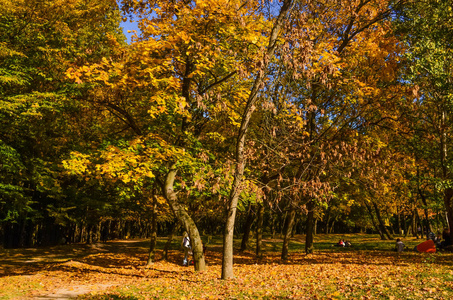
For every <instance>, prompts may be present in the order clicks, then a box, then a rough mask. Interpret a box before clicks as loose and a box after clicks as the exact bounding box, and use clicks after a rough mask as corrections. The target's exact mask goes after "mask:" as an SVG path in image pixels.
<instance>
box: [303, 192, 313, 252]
mask: <svg viewBox="0 0 453 300" xmlns="http://www.w3.org/2000/svg"><path fill="white" fill-rule="evenodd" d="M307 209H308V214H307V235H306V236H305V253H306V254H310V253H313V250H314V246H313V229H314V228H313V227H314V219H315V218H314V216H315V203H314V202H313V200H310V201H308V203H307Z"/></svg>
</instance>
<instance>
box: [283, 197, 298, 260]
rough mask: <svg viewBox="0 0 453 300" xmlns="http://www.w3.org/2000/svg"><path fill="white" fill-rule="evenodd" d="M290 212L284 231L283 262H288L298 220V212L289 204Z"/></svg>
mask: <svg viewBox="0 0 453 300" xmlns="http://www.w3.org/2000/svg"><path fill="white" fill-rule="evenodd" d="M289 206H290V208H289V209H290V211H289V214H288V215H287V217H286V222H285V226H284V230H283V245H282V256H281V257H282V260H288V247H289V240H290V239H291V232H292V231H293V226H294V220H295V219H296V210H295V209H294V207H292V205H291V203H290V204H289Z"/></svg>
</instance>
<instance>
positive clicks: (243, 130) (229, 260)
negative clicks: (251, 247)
mask: <svg viewBox="0 0 453 300" xmlns="http://www.w3.org/2000/svg"><path fill="white" fill-rule="evenodd" d="M292 6H293V0H284V1H283V4H282V7H281V9H280V13H279V15H278V17H277V19H276V21H275V23H274V25H273V28H272V31H271V35H270V37H269V44H268V46H267V49H266V53H265V55H264V57H263V60H262V64H261V68H260V69H259V70H258V72H257V76H256V78H255V82H254V83H253V86H252V89H251V91H250V95H249V98H248V100H247V104H246V106H245V110H244V112H243V114H242V121H241V126H240V128H239V132H238V138H237V144H236V154H235V158H236V168H235V173H234V179H233V184H232V187H231V191H230V196H229V199H228V207H227V214H226V222H225V230H224V235H223V256H222V275H221V278H222V279H232V278H233V277H234V272H233V238H234V223H235V220H236V211H237V203H238V200H239V194H240V192H241V188H242V187H241V186H242V176H243V174H244V167H245V156H244V152H245V141H246V136H247V130H248V127H249V122H250V119H251V117H252V114H253V111H254V110H255V104H256V101H257V100H258V91H259V90H260V89H261V85H262V83H263V82H264V78H265V73H266V69H267V66H268V65H269V60H270V59H271V58H272V56H273V55H274V51H275V49H276V48H277V41H278V37H279V35H280V34H281V30H282V28H283V25H284V21H285V19H286V17H287V15H288V14H289V12H290V11H291V9H292Z"/></svg>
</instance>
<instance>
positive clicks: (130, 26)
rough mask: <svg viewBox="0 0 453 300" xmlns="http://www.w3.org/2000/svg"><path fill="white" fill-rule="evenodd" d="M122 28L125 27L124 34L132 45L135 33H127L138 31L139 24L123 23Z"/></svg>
mask: <svg viewBox="0 0 453 300" xmlns="http://www.w3.org/2000/svg"><path fill="white" fill-rule="evenodd" d="M121 27H123V32H124V35H125V36H126V37H127V43H128V44H130V43H131V37H132V35H133V33H128V32H127V31H128V30H137V31H139V30H138V27H137V23H136V22H133V23H131V22H129V20H128V21H126V22H121Z"/></svg>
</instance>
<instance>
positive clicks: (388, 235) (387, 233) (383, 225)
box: [372, 202, 393, 240]
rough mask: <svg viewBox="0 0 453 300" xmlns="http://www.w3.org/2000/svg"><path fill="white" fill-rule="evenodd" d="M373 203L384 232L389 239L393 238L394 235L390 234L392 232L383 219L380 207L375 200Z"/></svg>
mask: <svg viewBox="0 0 453 300" xmlns="http://www.w3.org/2000/svg"><path fill="white" fill-rule="evenodd" d="M372 204H373V207H374V211H375V212H376V218H377V219H378V222H379V227H380V228H381V230H382V232H383V233H384V234H385V235H386V236H387V238H388V239H389V240H393V237H392V235H391V234H390V232H389V231H388V229H387V227H386V226H385V224H384V221H383V220H382V217H381V212H380V211H379V207H378V206H377V204H376V203H374V202H372Z"/></svg>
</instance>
